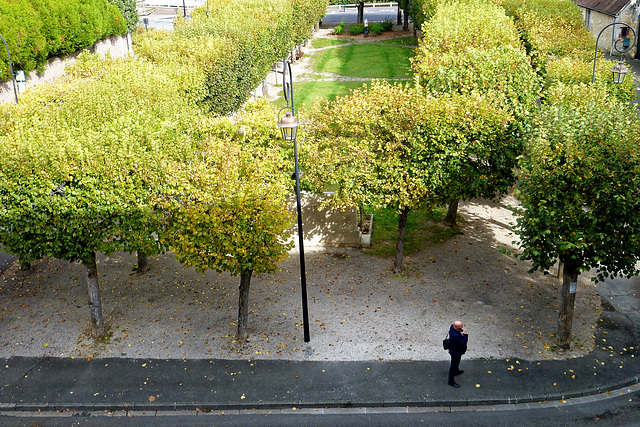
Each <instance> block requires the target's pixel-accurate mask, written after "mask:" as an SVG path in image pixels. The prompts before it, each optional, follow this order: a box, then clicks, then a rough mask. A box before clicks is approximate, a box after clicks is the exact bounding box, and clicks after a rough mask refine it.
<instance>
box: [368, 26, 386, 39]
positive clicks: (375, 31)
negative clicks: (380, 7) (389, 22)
mask: <svg viewBox="0 0 640 427" xmlns="http://www.w3.org/2000/svg"><path fill="white" fill-rule="evenodd" d="M383 31H384V29H383V28H382V25H381V24H371V25H369V32H370V33H371V34H373V35H374V36H377V35H379V34H380V33H382V32H383Z"/></svg>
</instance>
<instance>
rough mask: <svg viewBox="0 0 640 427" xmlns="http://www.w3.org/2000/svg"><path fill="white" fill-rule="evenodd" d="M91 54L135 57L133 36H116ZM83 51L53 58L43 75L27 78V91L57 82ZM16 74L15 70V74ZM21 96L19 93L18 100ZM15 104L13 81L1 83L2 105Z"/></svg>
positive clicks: (98, 46) (95, 48)
mask: <svg viewBox="0 0 640 427" xmlns="http://www.w3.org/2000/svg"><path fill="white" fill-rule="evenodd" d="M88 50H89V51H90V52H91V53H97V54H99V55H100V56H101V57H103V58H104V57H105V56H106V55H107V54H109V55H111V57H112V58H123V57H127V56H130V55H133V50H132V47H131V35H130V34H127V35H124V36H114V37H109V38H108V39H104V40H101V41H99V42H97V43H96V44H95V45H93V46H92V47H91V48H90V49H88ZM80 52H82V51H77V52H75V53H72V54H71V55H69V56H67V57H65V58H57V57H55V58H51V59H49V61H48V64H47V65H46V67H45V70H44V71H43V72H42V73H38V72H36V71H32V72H31V73H29V75H28V76H27V90H29V87H32V86H34V85H37V84H39V83H44V82H49V81H52V80H55V79H57V78H59V77H61V76H63V75H64V73H65V68H66V67H67V65H69V64H72V63H73V62H75V60H76V57H77V56H78V55H79V54H80ZM15 72H16V70H15V68H14V73H15ZM19 99H20V94H19V93H18V100H19ZM7 102H10V103H15V102H16V101H15V94H14V91H13V84H12V82H11V81H8V82H2V83H0V103H3V104H4V103H7Z"/></svg>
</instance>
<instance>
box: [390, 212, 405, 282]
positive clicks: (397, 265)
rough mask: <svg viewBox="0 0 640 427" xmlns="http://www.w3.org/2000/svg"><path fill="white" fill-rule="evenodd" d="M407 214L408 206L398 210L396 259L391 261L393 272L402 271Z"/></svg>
mask: <svg viewBox="0 0 640 427" xmlns="http://www.w3.org/2000/svg"><path fill="white" fill-rule="evenodd" d="M407 216H409V208H404V209H403V210H402V212H400V218H399V220H398V240H396V259H395V261H394V263H393V272H394V273H396V274H399V273H402V259H403V258H404V233H405V230H406V228H407Z"/></svg>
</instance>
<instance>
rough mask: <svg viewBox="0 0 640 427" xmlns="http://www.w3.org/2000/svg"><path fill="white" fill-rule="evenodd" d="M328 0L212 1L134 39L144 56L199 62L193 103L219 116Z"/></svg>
mask: <svg viewBox="0 0 640 427" xmlns="http://www.w3.org/2000/svg"><path fill="white" fill-rule="evenodd" d="M326 6H327V0H238V1H235V2H232V3H229V2H222V1H213V2H212V1H210V2H209V13H208V15H207V10H206V7H205V8H200V9H198V10H196V11H194V13H193V16H192V19H191V20H183V19H177V21H176V23H175V25H174V26H175V31H173V32H164V31H162V32H159V31H150V32H143V33H141V34H138V35H137V36H136V38H135V39H134V44H135V51H136V53H137V54H138V55H140V56H141V57H144V58H147V59H149V60H151V61H153V62H157V63H161V62H164V61H173V62H177V63H179V64H184V65H185V66H186V65H192V64H196V65H197V68H198V71H196V72H195V73H194V75H193V78H194V81H196V82H197V84H198V85H200V86H201V89H198V88H197V87H195V85H194V87H192V89H193V91H194V94H195V99H194V100H195V101H196V102H198V103H200V104H202V105H204V106H205V107H206V108H207V109H208V110H209V111H210V112H212V113H214V114H218V115H224V114H228V113H230V112H233V111H236V110H237V109H238V108H239V107H240V106H241V105H242V104H243V103H244V102H245V101H246V100H247V98H248V96H249V93H250V92H251V91H252V90H253V89H255V88H256V87H257V86H258V85H259V84H260V82H261V81H262V80H263V79H264V78H265V76H266V75H267V74H268V72H269V71H270V70H271V67H272V66H273V64H274V63H276V62H277V61H278V60H281V59H283V58H285V57H286V56H287V55H288V53H289V52H290V51H291V50H292V49H293V48H294V47H295V46H296V45H299V44H301V43H303V42H304V41H305V40H306V39H308V38H309V37H310V35H311V31H312V26H313V24H315V23H317V22H318V21H319V20H320V19H321V18H322V17H323V16H324V13H325V11H326Z"/></svg>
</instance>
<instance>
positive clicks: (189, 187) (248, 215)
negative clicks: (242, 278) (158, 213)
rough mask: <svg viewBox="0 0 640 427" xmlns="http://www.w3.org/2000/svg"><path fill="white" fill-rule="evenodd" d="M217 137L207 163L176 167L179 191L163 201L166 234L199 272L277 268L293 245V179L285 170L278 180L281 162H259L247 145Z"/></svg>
mask: <svg viewBox="0 0 640 427" xmlns="http://www.w3.org/2000/svg"><path fill="white" fill-rule="evenodd" d="M212 142H213V143H214V144H215V147H211V149H206V150H205V151H204V152H203V161H202V162H201V163H199V164H196V165H194V166H192V167H189V168H184V167H182V168H180V169H174V170H173V171H172V175H173V176H172V177H171V178H170V182H171V183H172V184H171V185H172V187H173V191H171V192H169V193H166V194H165V196H164V198H163V200H162V202H161V207H162V212H163V215H162V221H163V224H164V232H163V234H162V239H163V241H166V242H167V244H168V245H169V246H170V247H171V248H172V249H173V251H174V252H175V254H176V258H177V259H178V260H179V261H180V262H182V263H183V264H184V265H186V266H188V267H195V268H196V269H197V270H199V271H204V270H207V269H214V270H216V271H226V272H229V273H230V274H231V275H233V276H235V275H238V274H241V273H244V272H248V271H255V272H258V273H263V272H271V271H274V270H276V269H277V262H279V261H282V260H283V259H285V258H286V257H287V256H288V253H287V251H288V250H289V249H290V248H291V245H290V244H288V243H286V239H287V238H288V231H287V230H288V229H289V227H290V226H291V213H290V212H289V211H288V209H287V203H286V200H285V196H286V194H287V189H288V185H287V184H289V183H288V182H287V181H286V180H284V179H283V178H284V177H285V176H286V175H285V174H284V173H281V172H282V171H280V173H278V174H276V175H275V176H277V177H280V178H281V179H274V172H278V171H279V169H280V166H279V164H281V161H280V159H279V157H278V156H276V157H273V156H269V155H262V156H260V162H259V163H258V162H257V161H256V159H255V158H254V155H255V153H256V151H254V150H247V149H246V146H245V147H242V146H241V145H231V144H228V142H227V141H212ZM183 194H184V195H188V197H185V196H183Z"/></svg>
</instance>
